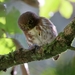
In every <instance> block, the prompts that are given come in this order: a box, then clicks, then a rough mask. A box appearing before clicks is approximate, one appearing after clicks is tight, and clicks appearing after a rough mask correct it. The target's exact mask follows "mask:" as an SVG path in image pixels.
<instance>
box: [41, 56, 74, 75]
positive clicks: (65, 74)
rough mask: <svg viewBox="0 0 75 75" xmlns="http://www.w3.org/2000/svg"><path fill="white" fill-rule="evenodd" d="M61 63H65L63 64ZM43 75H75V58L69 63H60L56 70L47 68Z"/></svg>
mask: <svg viewBox="0 0 75 75" xmlns="http://www.w3.org/2000/svg"><path fill="white" fill-rule="evenodd" d="M61 62H64V63H63V64H61ZM42 75H75V57H74V58H73V59H72V61H70V62H69V63H66V62H65V61H63V60H62V61H59V62H58V63H57V65H56V67H54V68H47V69H46V70H44V72H43V73H42Z"/></svg>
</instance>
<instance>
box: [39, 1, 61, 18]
mask: <svg viewBox="0 0 75 75" xmlns="http://www.w3.org/2000/svg"><path fill="white" fill-rule="evenodd" d="M60 2H61V0H45V5H44V6H42V7H40V16H44V17H49V12H56V11H57V10H58V7H59V5H60Z"/></svg>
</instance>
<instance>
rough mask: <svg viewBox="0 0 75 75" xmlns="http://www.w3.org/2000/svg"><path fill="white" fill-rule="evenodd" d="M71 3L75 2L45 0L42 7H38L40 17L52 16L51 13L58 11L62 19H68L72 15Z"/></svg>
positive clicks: (73, 0) (70, 0)
mask: <svg viewBox="0 0 75 75" xmlns="http://www.w3.org/2000/svg"><path fill="white" fill-rule="evenodd" d="M71 2H75V0H45V4H44V6H41V7H40V15H41V16H44V17H49V16H52V15H51V13H52V12H53V13H55V12H57V11H59V12H60V14H61V15H62V16H63V17H65V18H67V19H68V18H70V17H71V15H72V13H73V6H72V4H71Z"/></svg>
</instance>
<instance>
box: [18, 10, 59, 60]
mask: <svg viewBox="0 0 75 75" xmlns="http://www.w3.org/2000/svg"><path fill="white" fill-rule="evenodd" d="M18 25H19V27H20V29H21V30H22V31H23V33H24V34H25V36H26V38H27V42H28V45H29V47H32V46H34V45H37V46H42V45H44V44H48V43H50V42H52V40H54V39H55V37H56V36H57V35H58V33H57V30H56V27H55V25H54V24H53V23H52V22H51V21H50V20H48V19H46V18H45V17H39V16H37V15H36V14H35V13H33V12H31V11H27V12H25V13H23V14H22V15H21V16H20V17H19V19H18ZM57 57H58V55H57V56H56V57H55V58H54V59H57Z"/></svg>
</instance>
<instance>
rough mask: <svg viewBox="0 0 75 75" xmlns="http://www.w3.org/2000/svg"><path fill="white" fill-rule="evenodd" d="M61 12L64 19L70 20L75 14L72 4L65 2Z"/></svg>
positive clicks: (62, 4)
mask: <svg viewBox="0 0 75 75" xmlns="http://www.w3.org/2000/svg"><path fill="white" fill-rule="evenodd" d="M59 12H60V13H61V15H62V16H63V17H65V18H67V19H68V18H70V17H71V15H72V13H73V6H72V5H71V4H70V2H68V1H65V0H63V1H62V3H61V6H60V9H59Z"/></svg>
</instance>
